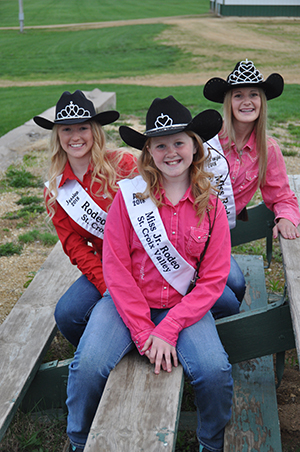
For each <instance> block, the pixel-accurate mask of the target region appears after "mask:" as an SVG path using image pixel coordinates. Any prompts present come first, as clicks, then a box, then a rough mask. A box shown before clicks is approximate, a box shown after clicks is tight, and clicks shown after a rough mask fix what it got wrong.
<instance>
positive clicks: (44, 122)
mask: <svg viewBox="0 0 300 452" xmlns="http://www.w3.org/2000/svg"><path fill="white" fill-rule="evenodd" d="M119 117H120V113H119V112H118V111H115V110H108V111H102V112H100V113H98V114H97V115H95V116H92V117H91V118H88V119H86V118H71V119H62V120H60V121H57V120H55V121H50V120H49V119H46V118H43V117H42V116H35V117H34V118H33V120H34V122H35V123H36V124H37V125H38V126H40V127H42V128H43V129H47V130H51V129H53V127H54V126H55V125H59V124H61V125H72V124H81V123H83V122H88V121H95V122H98V123H99V124H100V125H101V126H105V125H107V124H112V123H113V122H115V121H117V119H119Z"/></svg>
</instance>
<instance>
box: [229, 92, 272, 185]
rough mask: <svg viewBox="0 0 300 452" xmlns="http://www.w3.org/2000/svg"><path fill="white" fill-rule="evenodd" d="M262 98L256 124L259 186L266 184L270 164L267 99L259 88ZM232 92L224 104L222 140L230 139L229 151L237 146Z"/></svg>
mask: <svg viewBox="0 0 300 452" xmlns="http://www.w3.org/2000/svg"><path fill="white" fill-rule="evenodd" d="M258 91H259V94H260V98H261V108H260V113H259V116H258V118H257V120H256V122H255V125H254V129H255V136H256V149H257V152H258V168H259V173H258V183H257V186H258V187H259V186H260V185H264V184H265V182H266V172H267V163H268V143H267V98H266V95H265V93H264V91H263V90H262V89H261V88H258ZM231 97H232V90H230V91H227V93H226V94H225V98H224V103H223V114H224V126H223V131H222V134H221V137H222V138H228V143H226V145H225V149H226V150H229V149H230V146H231V143H232V142H234V143H235V144H236V137H235V132H234V127H233V113H232V108H231Z"/></svg>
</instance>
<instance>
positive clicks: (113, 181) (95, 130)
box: [47, 121, 125, 218]
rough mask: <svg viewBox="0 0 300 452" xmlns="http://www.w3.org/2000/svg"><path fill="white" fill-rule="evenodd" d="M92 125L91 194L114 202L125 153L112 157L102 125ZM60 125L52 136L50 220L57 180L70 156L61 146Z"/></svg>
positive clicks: (52, 212)
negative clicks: (95, 186) (103, 196)
mask: <svg viewBox="0 0 300 452" xmlns="http://www.w3.org/2000/svg"><path fill="white" fill-rule="evenodd" d="M89 124H90V125H91V130H92V134H93V139H94V143H93V146H92V149H91V162H90V163H91V165H92V168H93V171H92V178H91V187H90V189H91V192H92V193H93V194H94V195H95V196H100V195H102V194H104V195H106V197H107V198H108V199H111V201H112V200H113V196H112V194H111V192H110V190H112V191H113V192H116V191H117V190H118V188H119V187H118V185H117V181H118V180H119V179H120V178H121V175H120V174H119V172H118V167H119V164H120V162H121V160H122V158H123V155H124V153H125V151H118V152H116V153H115V155H113V156H112V153H109V152H108V151H107V150H106V138H105V132H104V130H103V128H102V127H101V125H100V124H99V123H98V122H95V121H89ZM59 127H60V126H58V125H54V127H53V129H52V134H51V138H50V153H51V162H50V168H49V172H48V178H49V188H48V194H49V195H50V196H48V199H47V208H48V210H49V214H50V218H52V217H53V215H54V214H55V211H56V209H55V206H56V198H57V195H58V191H57V183H56V178H57V177H58V176H59V175H60V174H62V173H63V171H64V169H65V166H66V163H67V160H68V156H67V153H66V152H65V151H64V150H63V148H62V147H61V144H60V140H59V135H58V130H59ZM96 182H97V183H99V188H98V190H97V191H96V192H95V193H94V192H93V185H94V184H95V183H96Z"/></svg>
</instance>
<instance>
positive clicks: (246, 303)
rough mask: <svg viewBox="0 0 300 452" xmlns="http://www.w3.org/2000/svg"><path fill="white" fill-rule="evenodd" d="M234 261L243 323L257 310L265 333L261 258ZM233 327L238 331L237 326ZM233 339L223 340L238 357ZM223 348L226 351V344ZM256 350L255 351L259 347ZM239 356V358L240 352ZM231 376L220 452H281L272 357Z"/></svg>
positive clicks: (265, 299) (247, 364)
mask: <svg viewBox="0 0 300 452" xmlns="http://www.w3.org/2000/svg"><path fill="white" fill-rule="evenodd" d="M235 258H236V260H237V262H238V264H239V266H240V268H241V269H242V271H243V274H244V276H245V280H246V287H247V289H246V294H245V297H244V300H243V303H242V306H241V312H243V313H244V314H243V315H244V320H245V319H247V316H248V315H249V316H251V315H252V314H253V313H254V312H255V311H256V310H258V311H260V312H261V314H262V317H264V321H265V329H266V330H267V329H268V328H267V327H272V325H269V320H268V315H267V314H266V315H264V312H267V311H268V310H267V302H268V297H267V291H266V287H265V274H264V268H263V260H262V257H261V256H244V255H236V256H235ZM270 312H271V311H270ZM233 317H236V316H233ZM279 320H280V319H279ZM221 321H222V322H224V323H225V324H226V323H227V322H229V323H228V325H230V322H233V323H234V319H232V318H231V317H229V318H227V319H226V318H225V319H222V320H221ZM217 323H218V322H217ZM242 323H243V321H242ZM289 325H290V323H289ZM236 327H238V328H239V324H238V323H237V325H236ZM261 327H263V325H261ZM244 328H246V330H247V332H248V333H249V341H251V337H253V341H254V342H255V340H256V338H255V331H252V329H251V328H248V327H247V322H246V323H245V322H244ZM235 332H236V331H235ZM233 336H234V337H233V338H230V337H229V338H228V337H227V339H226V340H227V341H228V340H229V341H231V342H232V339H233V343H231V348H232V347H234V343H235V344H236V348H237V350H236V353H239V338H238V335H235V334H233ZM279 343H280V340H279ZM250 345H251V344H250ZM224 346H225V348H226V341H225V343H224ZM244 346H245V343H244ZM254 348H255V347H254ZM256 350H257V351H259V343H258V344H257V347H256ZM240 353H241V356H242V353H243V350H242V349H241V350H240ZM245 353H247V350H245ZM232 376H233V379H234V393H233V405H232V417H231V420H230V421H229V423H228V425H227V426H226V429H225V436H224V452H252V451H257V452H258V451H259V452H272V451H273V452H275V451H276V452H281V440H280V428H279V420H278V410H277V399H276V391H275V377H274V371H273V357H272V356H271V355H267V356H264V357H262V358H257V359H251V360H249V361H243V362H240V363H238V364H234V365H233V366H232Z"/></svg>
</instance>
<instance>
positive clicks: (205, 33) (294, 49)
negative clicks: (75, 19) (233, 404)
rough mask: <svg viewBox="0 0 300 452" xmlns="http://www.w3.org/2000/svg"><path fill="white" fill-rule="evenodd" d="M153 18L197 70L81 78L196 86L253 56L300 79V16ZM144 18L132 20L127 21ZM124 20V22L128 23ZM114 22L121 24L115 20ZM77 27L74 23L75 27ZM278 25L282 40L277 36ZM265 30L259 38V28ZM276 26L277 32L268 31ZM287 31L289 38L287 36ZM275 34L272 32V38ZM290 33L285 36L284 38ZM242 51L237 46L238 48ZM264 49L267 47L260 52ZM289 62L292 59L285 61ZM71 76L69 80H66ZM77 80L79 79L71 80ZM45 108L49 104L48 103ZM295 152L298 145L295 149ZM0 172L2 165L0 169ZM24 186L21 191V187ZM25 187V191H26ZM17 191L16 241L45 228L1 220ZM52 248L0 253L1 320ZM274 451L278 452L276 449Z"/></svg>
mask: <svg viewBox="0 0 300 452" xmlns="http://www.w3.org/2000/svg"><path fill="white" fill-rule="evenodd" d="M153 21H156V22H158V21H159V22H163V23H169V24H172V25H174V27H172V28H170V29H168V30H167V31H165V32H163V34H162V36H160V40H162V41H163V42H165V43H167V44H169V45H173V44H176V45H178V46H180V47H181V48H182V49H183V50H186V51H189V52H192V53H193V58H194V62H195V67H199V70H198V71H195V72H194V73H188V74H180V75H178V74H165V75H160V76H147V77H130V78H125V77H122V78H117V79H109V80H108V79H105V80H104V79H101V80H92V81H89V82H86V81H82V83H91V84H96V83H119V84H123V83H124V84H125V83H126V84H137V85H148V86H170V87H171V86H176V85H201V84H204V83H205V82H206V81H207V80H208V79H209V78H210V77H212V76H214V75H216V76H220V77H224V78H226V76H227V75H228V73H229V72H230V71H231V70H232V69H233V67H232V62H236V61H239V60H240V59H244V58H246V57H247V58H248V59H253V61H254V62H255V64H256V66H257V67H258V68H260V69H261V71H262V72H263V74H264V75H265V76H268V75H269V74H270V73H272V72H279V73H281V74H282V75H283V77H284V79H285V82H286V83H299V84H300V46H299V38H300V27H299V24H300V19H298V18H297V19H295V18H286V19H284V21H282V20H278V19H276V18H272V19H265V18H263V19H261V20H259V19H255V22H254V21H252V20H250V19H242V18H238V19H237V18H235V19H234V20H233V19H227V18H222V19H220V18H211V17H209V18H207V17H206V18H184V19H179V18H175V19H174V18H167V19H154V20H153ZM138 22H139V23H145V22H146V21H131V23H138ZM148 22H149V21H148ZM127 23H128V22H127ZM116 25H120V22H117V23H116ZM101 26H107V24H103V23H102V24H89V25H85V28H87V27H93V28H96V27H101ZM79 27H80V28H82V26H78V28H79ZM278 29H279V30H280V33H281V39H280V40H278ZM266 30H267V31H268V34H264V35H263V36H264V39H263V40H262V37H261V36H262V35H261V33H262V32H263V33H264V32H266ZM275 30H276V31H277V35H275V33H273V31H274V32H275ZM291 35H292V38H291ZM276 36H277V37H276ZM287 36H289V38H287ZM241 49H242V50H243V51H242V50H241ZM265 50H267V52H266V51H265ZM220 54H221V56H222V64H220V70H219V71H216V69H215V68H216V59H217V58H219V57H220ZM291 61H293V64H290V62H291ZM71 82H72V81H71V80H70V83H71ZM76 82H77V83H80V82H78V80H76ZM63 83H65V82H61V81H57V80H51V81H50V80H49V81H46V82H45V81H43V82H39V81H37V82H34V83H27V82H14V83H12V82H11V81H9V80H0V87H6V86H29V85H33V84H34V85H48V84H63ZM49 107H50V106H49ZM272 132H273V133H276V136H278V135H279V136H280V138H279V139H278V141H279V142H280V144H282V145H284V144H283V143H285V142H286V140H288V138H287V132H286V126H283V125H278V127H277V128H276V130H275V129H274V130H273V131H272ZM295 149H296V150H297V152H298V149H299V148H298V149H297V148H295ZM32 154H34V156H35V157H36V159H37V165H36V166H35V167H34V168H33V169H30V171H33V172H34V173H36V174H38V175H40V176H42V177H43V178H44V175H45V173H46V161H47V160H46V159H45V155H44V153H42V152H41V151H39V152H37V151H36V150H33V151H32ZM285 161H286V165H287V171H288V174H300V156H299V152H298V154H297V155H296V156H294V157H286V158H285ZM0 171H1V168H0ZM0 177H1V174H0ZM25 191H26V190H25ZM27 191H28V190H27ZM21 192H22V190H16V191H14V192H10V193H4V194H1V197H0V243H5V242H11V241H14V242H17V238H18V236H19V235H20V234H22V233H24V232H26V231H27V230H32V229H34V228H39V227H40V228H43V229H44V230H47V229H48V230H50V229H51V226H50V225H49V224H48V223H47V221H46V217H45V215H44V214H41V215H40V216H39V217H38V218H37V219H34V220H32V221H31V222H30V223H29V224H28V225H27V226H25V227H19V226H20V221H19V220H5V219H3V215H4V214H5V213H6V212H12V211H15V210H18V209H19V206H18V205H17V204H15V202H16V201H17V200H18V199H19V198H20V195H21ZM30 194H37V195H39V196H42V189H34V190H31V192H30ZM51 249H52V248H48V247H44V246H42V245H41V244H40V243H38V242H36V243H34V244H31V245H25V246H24V248H23V251H22V253H21V255H13V256H10V257H0V323H2V322H3V321H4V319H5V317H6V316H7V315H8V314H9V312H10V310H11V309H12V307H13V306H14V304H15V303H16V302H17V300H18V299H19V297H20V296H21V294H22V293H23V292H24V290H26V289H25V288H24V284H26V282H28V281H29V280H30V279H31V278H32V277H33V276H34V274H35V272H37V271H38V269H39V268H40V266H41V265H42V263H43V262H44V260H45V259H46V257H47V255H48V254H49V253H50V251H51ZM286 362H287V365H286V369H285V372H284V376H283V380H282V383H281V386H280V387H279V389H278V390H277V396H278V409H279V418H280V426H281V435H282V443H283V452H296V451H298V452H299V451H300V373H299V363H298V360H297V355H296V352H295V350H293V351H291V352H289V353H288V354H287V360H286ZM275 452H277V451H275Z"/></svg>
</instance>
